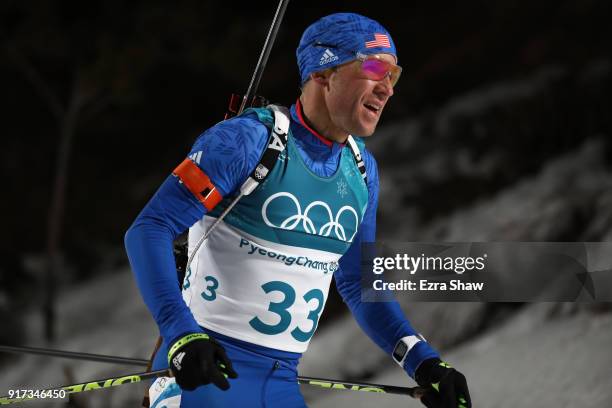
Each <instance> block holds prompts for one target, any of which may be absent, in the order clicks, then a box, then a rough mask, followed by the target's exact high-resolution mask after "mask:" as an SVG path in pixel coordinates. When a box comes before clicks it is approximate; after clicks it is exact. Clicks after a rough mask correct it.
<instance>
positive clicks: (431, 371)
mask: <svg viewBox="0 0 612 408" xmlns="http://www.w3.org/2000/svg"><path fill="white" fill-rule="evenodd" d="M414 379H415V380H416V382H417V383H418V384H419V385H420V386H421V387H427V388H429V390H428V391H427V392H426V393H425V395H424V396H423V397H421V402H422V403H423V404H424V405H425V406H426V407H427V408H470V407H471V406H472V400H471V399H470V391H469V390H468V386H467V381H466V380H465V376H464V375H463V374H461V373H460V372H459V371H457V370H455V369H454V368H452V367H451V366H450V365H449V364H448V363H445V362H443V361H440V359H438V358H430V359H427V360H425V361H423V362H422V363H421V364H420V365H419V367H418V368H417V370H416V373H415V375H414Z"/></svg>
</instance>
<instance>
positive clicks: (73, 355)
mask: <svg viewBox="0 0 612 408" xmlns="http://www.w3.org/2000/svg"><path fill="white" fill-rule="evenodd" d="M0 351H7V352H11V353H27V354H40V355H47V356H52V357H61V358H70V359H77V360H90V361H96V362H102V363H117V364H130V365H141V366H146V365H148V363H149V362H148V361H147V360H144V359H136V358H125V357H115V356H106V355H101V354H91V353H77V352H73V351H64V350H51V349H43V348H35V347H14V346H3V345H0ZM154 373H158V374H155V375H159V373H162V374H168V370H159V371H154ZM144 374H145V375H148V374H151V373H144ZM137 375H138V374H137ZM168 375H169V374H168ZM153 376H154V375H153V374H151V375H149V376H148V377H146V378H152V377H153ZM128 377H129V376H128ZM122 378H124V377H122ZM141 378H142V379H144V378H145V377H142V376H141ZM106 381H107V380H101V381H94V382H90V383H84V384H91V383H100V382H104V383H106ZM133 382H137V381H133ZM298 383H300V384H303V385H310V386H315V387H321V388H326V389H332V390H349V391H364V392H378V393H386V394H401V395H408V396H410V397H412V398H420V397H421V396H423V394H424V393H425V392H426V390H427V389H426V388H422V387H398V386H395V385H385V384H371V383H358V382H347V381H340V380H332V379H328V378H316V377H302V376H298ZM77 385H83V384H77ZM115 385H121V384H115ZM69 387H71V386H69ZM72 387H74V386H72ZM62 388H66V387H62ZM98 388H107V387H98ZM92 389H96V388H92ZM84 391H89V390H84ZM5 398H6V397H5ZM2 401H3V400H2V399H1V398H0V405H1V404H2Z"/></svg>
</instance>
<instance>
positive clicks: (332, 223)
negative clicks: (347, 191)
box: [261, 191, 359, 242]
mask: <svg viewBox="0 0 612 408" xmlns="http://www.w3.org/2000/svg"><path fill="white" fill-rule="evenodd" d="M280 197H287V198H289V199H290V200H291V201H293V203H294V204H295V208H296V214H295V215H292V216H290V217H288V218H287V219H285V220H284V221H283V222H282V223H281V224H280V225H274V223H272V222H271V221H270V219H269V218H268V214H267V213H268V205H270V203H271V202H272V201H274V200H276V199H279V198H280ZM317 207H322V208H323V209H325V210H326V211H327V215H328V217H329V221H328V222H326V223H325V224H324V225H323V226H321V228H319V230H318V231H317V229H316V227H315V225H314V223H313V222H312V219H310V217H308V213H309V212H310V211H311V210H312V209H313V208H317ZM345 212H348V213H349V214H352V215H353V216H354V219H355V230H354V232H353V235H351V237H350V239H348V240H347V238H346V231H345V229H344V226H342V224H340V221H339V220H340V216H342V214H343V213H345ZM261 216H262V217H263V220H264V222H265V223H266V225H268V226H269V227H273V228H282V229H285V230H293V229H295V227H296V226H297V225H298V224H299V223H300V222H302V227H303V228H304V231H306V233H308V234H315V235H319V236H323V237H328V236H329V235H330V234H331V232H332V230H333V231H334V234H335V235H336V238H338V239H339V240H341V241H345V242H352V241H353V238H354V237H355V234H357V228H359V216H358V215H357V211H355V209H354V208H353V207H351V206H349V205H345V206H343V207H342V208H340V210H338V213H337V214H336V216H335V217H334V216H333V214H332V210H331V208H329V205H327V203H325V202H323V201H319V200H317V201H313V202H312V203H310V204H308V206H307V207H306V208H305V209H304V213H303V214H302V207H301V205H300V202H299V201H298V199H297V198H296V197H295V196H294V195H293V194H291V193H287V192H284V191H283V192H279V193H276V194H272V195H271V196H270V197H268V199H267V200H266V201H265V202H264V204H263V206H262V208H261Z"/></svg>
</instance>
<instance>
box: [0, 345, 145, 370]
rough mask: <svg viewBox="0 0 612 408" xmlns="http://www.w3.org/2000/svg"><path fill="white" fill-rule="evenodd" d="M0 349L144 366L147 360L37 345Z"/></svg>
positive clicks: (8, 351) (0, 346)
mask: <svg viewBox="0 0 612 408" xmlns="http://www.w3.org/2000/svg"><path fill="white" fill-rule="evenodd" d="M0 351H4V352H7V353H16V354H37V355H42V356H51V357H60V358H69V359H72V360H87V361H96V362H98V363H111V364H126V365H136V366H146V365H147V364H148V363H149V362H148V361H147V360H143V359H140V358H127V357H115V356H105V355H101V354H91V353H77V352H74V351H64V350H51V349H45V348H38V347H19V346H5V345H3V344H0Z"/></svg>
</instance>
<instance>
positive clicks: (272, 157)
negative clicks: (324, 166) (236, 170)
mask: <svg viewBox="0 0 612 408" xmlns="http://www.w3.org/2000/svg"><path fill="white" fill-rule="evenodd" d="M268 109H270V110H272V113H273V114H274V126H273V127H272V131H271V132H270V137H269V138H268V145H267V146H266V150H265V151H264V153H263V155H262V157H261V160H260V161H259V163H258V164H257V166H255V169H254V170H253V171H252V172H251V174H250V175H249V177H248V178H247V179H246V181H245V182H244V183H243V184H242V186H241V187H240V192H241V193H242V194H244V195H249V194H251V193H252V192H253V190H255V188H257V186H258V185H260V184H261V183H263V182H264V180H265V179H266V177H268V174H269V173H270V171H271V170H272V168H273V167H274V165H275V164H276V160H277V159H278V155H279V154H280V152H282V151H283V150H285V146H286V145H287V137H288V136H287V135H288V134H289V124H290V122H289V110H288V109H287V108H285V107H283V106H277V105H268Z"/></svg>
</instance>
